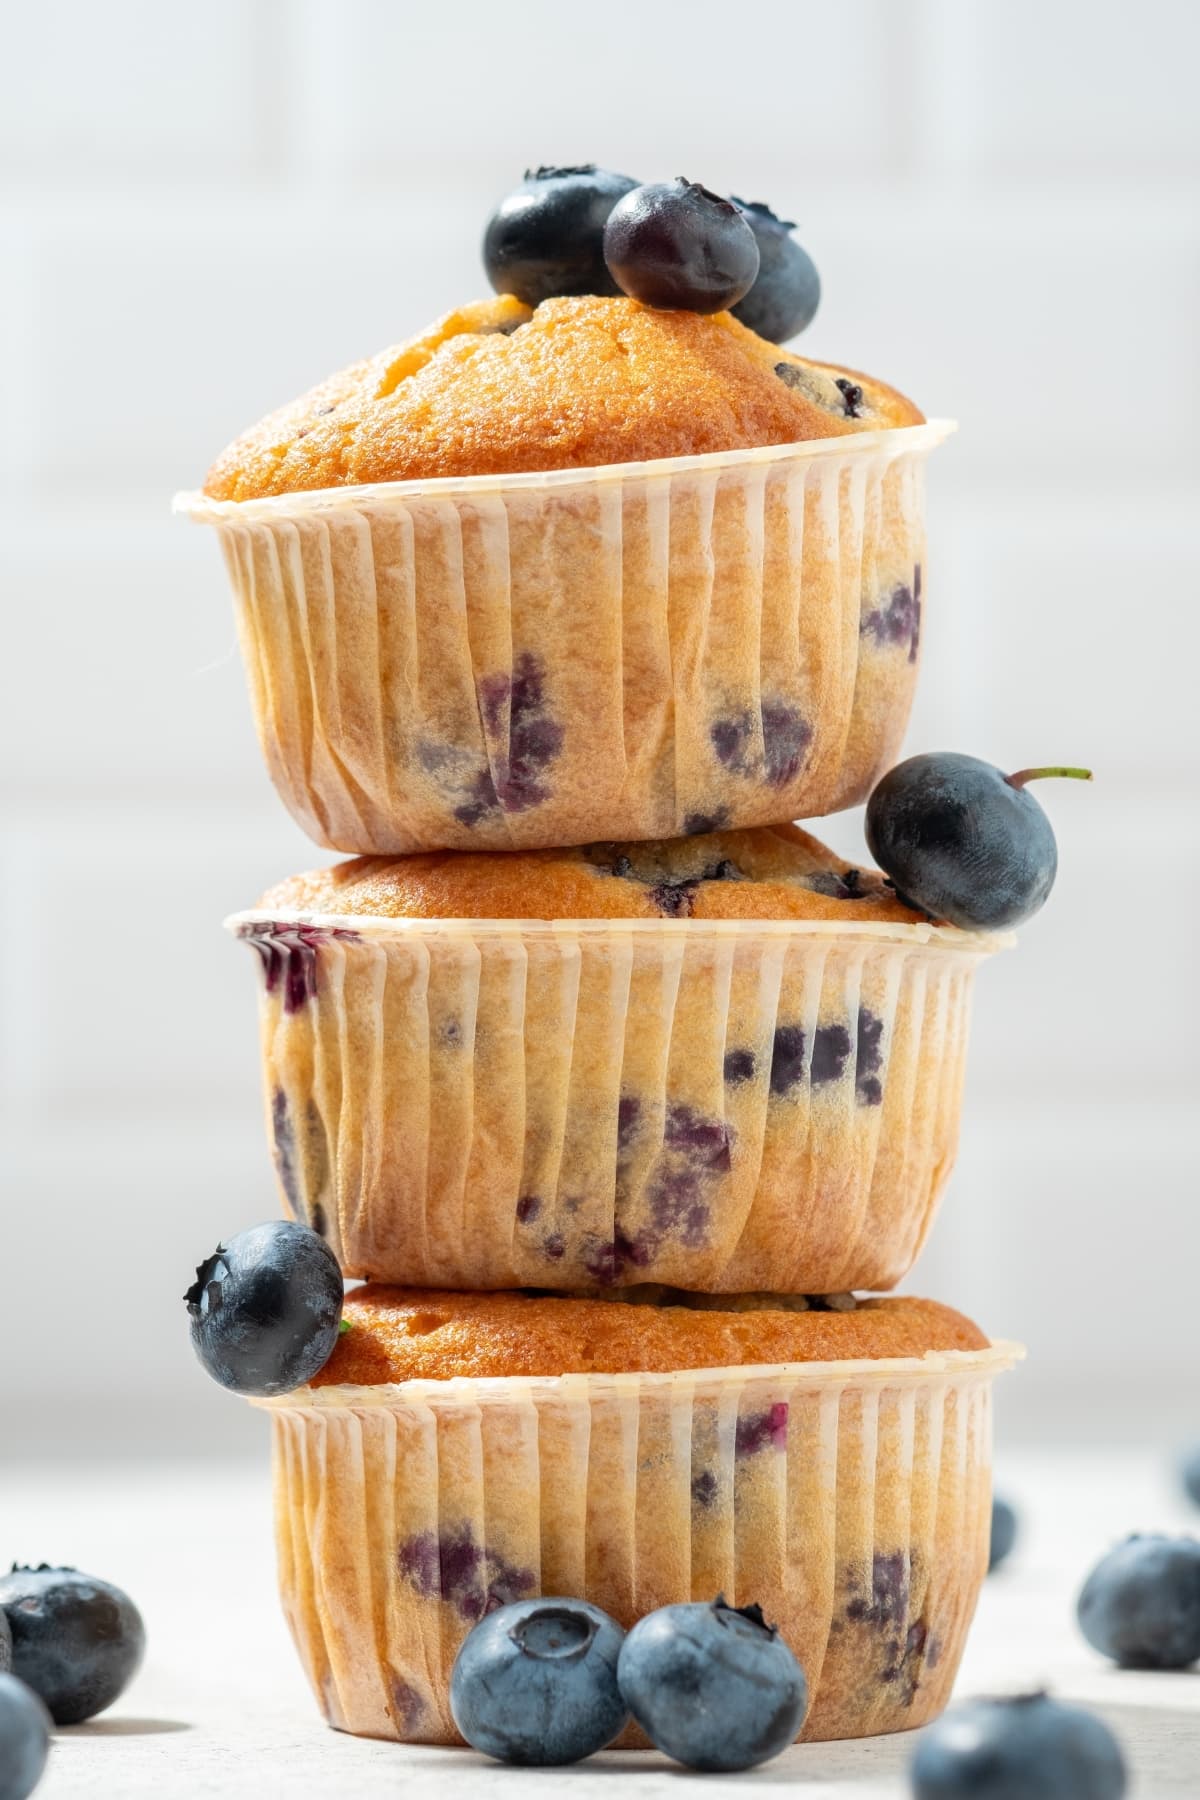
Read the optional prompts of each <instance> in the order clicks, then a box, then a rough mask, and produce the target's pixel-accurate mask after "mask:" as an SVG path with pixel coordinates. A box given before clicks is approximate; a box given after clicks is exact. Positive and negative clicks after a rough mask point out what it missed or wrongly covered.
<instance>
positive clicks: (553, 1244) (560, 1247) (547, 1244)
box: [542, 1231, 567, 1262]
mask: <svg viewBox="0 0 1200 1800" xmlns="http://www.w3.org/2000/svg"><path fill="white" fill-rule="evenodd" d="M566 1251H567V1244H566V1239H565V1238H564V1237H563V1235H562V1233H561V1232H559V1231H552V1232H551V1233H550V1236H549V1237H545V1238H543V1239H542V1254H543V1256H546V1257H548V1258H549V1260H550V1261H551V1262H561V1261H562V1259H563V1257H564V1256H565V1255H566Z"/></svg>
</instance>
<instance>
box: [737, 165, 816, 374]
mask: <svg viewBox="0 0 1200 1800" xmlns="http://www.w3.org/2000/svg"><path fill="white" fill-rule="evenodd" d="M733 204H734V205H735V206H736V207H738V208H740V210H741V213H742V216H743V218H744V219H745V221H746V223H747V225H749V227H750V229H751V231H752V232H753V233H754V236H755V240H756V242H757V244H758V275H757V277H756V279H755V283H754V286H753V287H752V288H751V289H750V292H749V293H748V294H747V295H746V296H745V298H744V299H742V300H739V301H738V303H737V305H736V306H735V307H734V308H733V316H734V318H735V319H740V320H741V321H742V324H743V325H747V326H749V328H750V330H751V331H757V333H758V335H759V337H761V338H766V339H767V341H768V343H771V344H783V343H786V342H787V340H788V338H794V337H798V336H799V334H800V333H801V332H802V331H804V330H805V329H806V328H807V327H808V326H809V325H811V324H812V322H813V318H814V317H815V315H816V311H817V307H818V306H819V305H820V302H821V277H820V276H819V275H818V274H817V265H816V263H814V261H813V259H812V257H811V256H810V255H809V254H808V251H807V250H804V249H802V248H801V246H800V245H799V244H798V243H797V242H796V240H795V238H794V237H793V236H792V232H793V231H794V230H795V226H794V225H793V223H792V221H791V220H790V219H777V218H776V216H775V214H774V213H773V212H772V211H771V208H770V207H769V206H764V205H763V203H762V201H761V200H739V199H738V197H737V195H736V194H734V195H733Z"/></svg>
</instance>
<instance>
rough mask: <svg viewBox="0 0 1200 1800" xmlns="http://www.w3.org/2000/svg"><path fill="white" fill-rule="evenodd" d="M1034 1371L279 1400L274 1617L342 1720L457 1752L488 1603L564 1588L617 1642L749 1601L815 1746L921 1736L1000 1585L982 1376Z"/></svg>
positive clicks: (682, 1379)
mask: <svg viewBox="0 0 1200 1800" xmlns="http://www.w3.org/2000/svg"><path fill="white" fill-rule="evenodd" d="M1020 1354H1021V1352H1020V1350H1019V1349H1018V1347H1016V1346H1013V1345H1004V1344H998V1345H995V1346H992V1347H990V1348H989V1349H987V1350H982V1351H958V1352H946V1353H931V1354H929V1355H927V1356H925V1357H924V1358H921V1359H911V1360H908V1359H895V1360H888V1361H873V1362H831V1363H813V1364H788V1365H774V1366H767V1367H751V1368H725V1369H716V1370H704V1371H695V1372H687V1373H681V1374H674V1375H564V1376H562V1377H560V1378H558V1379H556V1380H549V1379H546V1380H535V1379H530V1378H522V1377H513V1378H510V1379H506V1380H486V1381H472V1380H466V1379H455V1380H450V1381H442V1382H431V1381H420V1382H417V1381H414V1382H405V1383H402V1384H399V1385H396V1386H391V1387H377V1388H370V1387H326V1388H317V1389H304V1390H301V1391H300V1392H299V1393H297V1394H293V1395H289V1396H286V1397H285V1398H283V1399H279V1400H275V1401H269V1402H262V1403H261V1404H263V1405H266V1406H267V1407H268V1409H269V1410H270V1411H271V1413H272V1414H273V1427H274V1453H275V1476H276V1521H277V1534H278V1547H279V1562H280V1581H281V1589H282V1596H283V1603H284V1608H285V1611H286V1613H287V1617H288V1621H289V1624H290V1626H291V1629H292V1633H293V1635H294V1637H295V1641H296V1644H297V1647H298V1649H299V1652H300V1656H301V1660H302V1662H303V1664H304V1667H305V1670H306V1672H307V1674H308V1677H309V1680H310V1681H311V1683H312V1686H313V1689H314V1692H315V1693H316V1696H317V1699H318V1701H319V1703H320V1705H321V1707H322V1710H323V1711H324V1713H325V1716H326V1717H327V1718H328V1720H329V1722H330V1723H331V1724H333V1725H336V1726H338V1727H339V1728H340V1729H342V1730H345V1731H352V1732H356V1733H359V1734H362V1735H366V1736H372V1737H393V1738H400V1739H403V1740H405V1741H410V1742H420V1743H455V1742H458V1741H459V1739H458V1735H457V1733H456V1731H455V1729H454V1724H453V1721H452V1719H451V1716H450V1710H449V1705H448V1688H449V1680H450V1672H451V1669H452V1666H453V1663H454V1658H455V1655H456V1654H457V1651H458V1648H459V1646H460V1644H461V1643H462V1641H463V1639H464V1637H465V1636H466V1634H467V1632H468V1631H469V1630H470V1628H471V1626H472V1625H473V1624H474V1623H475V1621H476V1620H477V1619H479V1618H480V1617H482V1616H483V1614H484V1613H485V1612H487V1611H489V1610H491V1609H492V1608H494V1607H496V1606H500V1605H503V1604H505V1603H506V1602H508V1601H510V1600H515V1599H520V1598H523V1597H525V1596H527V1595H531V1594H538V1593H545V1594H557V1595H571V1596H577V1597H582V1598H584V1599H587V1600H590V1601H592V1602H593V1603H594V1604H595V1605H597V1606H601V1607H603V1608H604V1609H605V1611H607V1612H609V1613H611V1614H612V1615H613V1616H614V1617H615V1618H616V1619H617V1620H618V1621H619V1622H620V1623H621V1624H622V1625H623V1626H625V1627H626V1628H628V1627H629V1626H631V1625H632V1624H633V1623H634V1621H635V1620H636V1619H638V1618H640V1617H642V1616H643V1615H644V1614H645V1613H647V1612H649V1611H651V1610H653V1609H654V1608H655V1607H658V1606H664V1605H667V1604H669V1603H671V1602H674V1601H680V1600H708V1599H712V1598H713V1597H714V1596H715V1595H716V1594H717V1593H718V1592H720V1593H724V1595H725V1596H726V1598H727V1599H728V1600H731V1601H733V1602H734V1603H736V1604H738V1605H746V1604H748V1603H750V1602H757V1603H758V1604H760V1605H761V1606H762V1607H763V1610H764V1612H765V1614H766V1616H767V1618H768V1619H769V1620H770V1621H772V1622H773V1623H775V1624H777V1625H778V1626H779V1628H780V1630H781V1632H782V1634H783V1636H784V1638H785V1639H786V1641H787V1642H788V1644H789V1645H790V1646H791V1648H792V1650H793V1651H794V1652H795V1654H796V1655H797V1657H798V1658H799V1659H800V1661H801V1663H802V1664H803V1666H804V1670H805V1673H806V1676H807V1678H808V1683H809V1692H810V1706H809V1711H808V1715H807V1718H806V1720H805V1724H804V1728H803V1731H802V1733H801V1735H802V1737H804V1738H808V1739H816V1738H838V1737H859V1736H864V1735H868V1734H873V1733H876V1732H885V1731H899V1730H905V1729H908V1728H909V1727H911V1726H916V1725H920V1724H923V1723H924V1722H925V1721H926V1720H928V1719H930V1718H932V1717H933V1716H934V1715H935V1714H936V1713H937V1712H939V1711H940V1710H941V1708H942V1707H943V1706H944V1705H945V1703H946V1700H947V1698H948V1696H949V1693H950V1688H951V1685H952V1683H953V1681H954V1676H955V1671H956V1669H957V1666H958V1662H959V1658H960V1655H961V1653H962V1648H963V1642H964V1639H965V1636H966V1631H967V1627H968V1624H969V1622H970V1619H971V1615H972V1612H973V1610H974V1606H975V1600H976V1596H977V1594H978V1591H979V1586H980V1583H981V1581H982V1579H983V1575H984V1573H985V1570H986V1567H987V1557H988V1537H989V1528H990V1480H991V1468H990V1465H991V1413H990V1383H991V1380H992V1377H993V1376H994V1375H995V1374H997V1373H998V1372H999V1371H1001V1370H1003V1369H1006V1368H1009V1367H1010V1366H1011V1365H1012V1363H1013V1362H1014V1361H1015V1360H1016V1359H1017V1358H1018V1356H1019V1355H1020ZM627 1741H629V1742H637V1741H640V1740H639V1739H638V1737H637V1734H636V1733H630V1734H627Z"/></svg>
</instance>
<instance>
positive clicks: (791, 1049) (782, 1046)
mask: <svg viewBox="0 0 1200 1800" xmlns="http://www.w3.org/2000/svg"><path fill="white" fill-rule="evenodd" d="M804 1042H805V1040H804V1028H803V1026H801V1025H777V1026H776V1027H775V1037H774V1039H773V1041H772V1044H771V1092H772V1093H773V1094H790V1093H791V1091H792V1089H793V1088H795V1087H798V1086H799V1084H800V1083H801V1082H802V1081H803V1079H804Z"/></svg>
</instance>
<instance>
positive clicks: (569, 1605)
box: [450, 1599, 626, 1763]
mask: <svg viewBox="0 0 1200 1800" xmlns="http://www.w3.org/2000/svg"><path fill="white" fill-rule="evenodd" d="M623 1638H624V1633H623V1632H622V1630H621V1627H620V1626H619V1625H618V1624H617V1623H616V1620H615V1619H610V1618H609V1616H608V1614H607V1613H604V1612H601V1611H600V1608H599V1607H598V1606H589V1605H588V1603H587V1601H586V1600H557V1599H538V1600H518V1601H517V1602H516V1603H515V1604H514V1605H512V1606H502V1607H500V1609H499V1610H498V1611H497V1612H493V1613H489V1614H488V1615H487V1617H486V1618H483V1619H481V1620H480V1621H479V1623H478V1625H476V1626H475V1627H474V1629H473V1630H472V1631H471V1632H470V1633H468V1635H467V1637H466V1638H465V1640H464V1642H463V1646H462V1648H461V1650H460V1651H459V1653H458V1656H457V1659H456V1660H455V1664H454V1672H453V1674H452V1675H451V1677H450V1710H451V1712H452V1713H453V1714H454V1723H455V1724H456V1725H457V1726H458V1729H459V1730H460V1731H461V1732H462V1735H463V1736H464V1737H465V1738H466V1740H467V1742H468V1744H470V1745H471V1746H472V1747H473V1748H474V1749H476V1750H482V1751H483V1753H484V1755H485V1756H494V1757H495V1758H496V1759H497V1761H499V1762H508V1763H572V1762H578V1761H579V1760H580V1758H581V1757H584V1756H591V1754H592V1752H593V1751H595V1750H603V1748H604V1746H605V1744H611V1742H612V1740H613V1739H614V1738H615V1737H616V1735H617V1733H618V1732H619V1731H620V1729H621V1727H622V1726H623V1725H624V1723H625V1719H626V1708H625V1702H624V1701H623V1700H622V1698H621V1694H620V1690H619V1688H618V1687H617V1658H618V1656H619V1655H620V1651H621V1644H622V1641H623Z"/></svg>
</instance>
